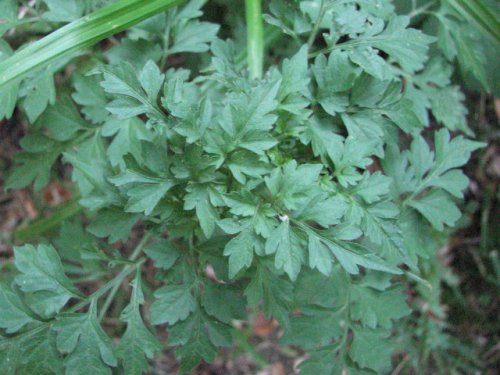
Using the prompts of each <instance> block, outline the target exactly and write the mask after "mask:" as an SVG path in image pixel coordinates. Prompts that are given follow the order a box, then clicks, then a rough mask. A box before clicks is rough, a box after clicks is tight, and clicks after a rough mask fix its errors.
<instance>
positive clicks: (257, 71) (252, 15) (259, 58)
mask: <svg viewBox="0 0 500 375" xmlns="http://www.w3.org/2000/svg"><path fill="white" fill-rule="evenodd" d="M245 6H246V21H247V50H248V69H249V70H250V76H251V77H252V78H253V79H260V78H261V77H262V72H263V66H264V26H263V22H262V7H261V0H245Z"/></svg>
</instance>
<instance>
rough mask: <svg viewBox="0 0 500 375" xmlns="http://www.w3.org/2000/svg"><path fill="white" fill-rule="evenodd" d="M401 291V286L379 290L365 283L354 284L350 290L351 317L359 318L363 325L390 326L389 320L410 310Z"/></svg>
mask: <svg viewBox="0 0 500 375" xmlns="http://www.w3.org/2000/svg"><path fill="white" fill-rule="evenodd" d="M402 292H403V290H402V288H401V287H395V288H391V289H387V290H384V291H381V292H379V291H375V290H374V289H372V288H369V287H368V286H367V285H361V286H358V285H355V286H354V287H353V288H352V291H351V298H352V301H353V306H352V307H351V314H352V318H353V319H355V320H360V321H361V322H362V324H363V326H365V327H369V328H376V327H377V326H379V327H382V328H385V329H389V328H391V327H392V322H391V320H397V319H400V318H402V317H404V316H406V315H408V314H409V313H410V311H411V310H410V309H409V308H408V305H407V304H406V302H405V295H404V294H403V293H402Z"/></svg>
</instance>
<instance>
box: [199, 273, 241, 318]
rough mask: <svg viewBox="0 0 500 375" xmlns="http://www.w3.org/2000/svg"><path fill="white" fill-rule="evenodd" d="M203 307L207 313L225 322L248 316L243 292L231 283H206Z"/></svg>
mask: <svg viewBox="0 0 500 375" xmlns="http://www.w3.org/2000/svg"><path fill="white" fill-rule="evenodd" d="M203 307H204V309H205V311H206V312H207V314H209V315H211V316H213V317H215V318H217V319H218V320H220V321H221V322H224V323H230V322H231V321H232V320H234V319H244V318H245V316H246V311H245V299H244V297H243V295H242V293H241V292H240V291H239V290H238V289H236V288H234V287H231V286H229V285H217V284H212V283H205V294H204V295H203Z"/></svg>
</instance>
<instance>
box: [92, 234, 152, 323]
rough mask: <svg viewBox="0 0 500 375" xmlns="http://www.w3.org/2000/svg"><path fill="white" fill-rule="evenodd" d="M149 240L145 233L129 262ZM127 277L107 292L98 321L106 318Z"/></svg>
mask: <svg viewBox="0 0 500 375" xmlns="http://www.w3.org/2000/svg"><path fill="white" fill-rule="evenodd" d="M150 238H151V234H150V233H146V234H145V235H144V237H142V239H141V241H140V242H139V243H138V244H137V246H136V247H135V249H134V251H133V252H132V254H131V255H130V258H129V261H131V262H133V261H134V260H136V259H137V257H138V256H139V254H140V253H141V251H142V249H143V247H144V245H146V243H147V242H148V241H149V239H150ZM136 267H137V265H136V264H132V265H128V266H125V268H124V269H123V271H125V270H131V271H132V270H133V269H135V268H136ZM123 271H122V272H123ZM128 275H129V273H125V274H124V275H123V277H121V278H120V279H117V281H116V283H115V285H114V286H113V288H112V289H111V291H110V292H109V294H108V296H107V297H106V300H105V301H104V304H103V305H102V308H101V311H99V321H101V320H103V319H104V317H105V316H106V313H107V312H108V309H109V307H110V306H111V303H112V302H113V300H114V299H115V295H116V293H117V292H118V290H119V289H120V286H121V284H122V282H123V280H125V278H126V277H127V276H128Z"/></svg>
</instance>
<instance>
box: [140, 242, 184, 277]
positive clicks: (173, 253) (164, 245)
mask: <svg viewBox="0 0 500 375" xmlns="http://www.w3.org/2000/svg"><path fill="white" fill-rule="evenodd" d="M144 252H145V253H146V255H147V256H148V257H149V258H151V259H152V260H153V262H154V264H155V267H157V268H163V269H164V270H168V269H170V268H171V267H172V266H173V265H174V263H175V262H176V260H177V259H179V257H180V256H181V254H182V253H181V251H180V250H179V249H177V247H175V246H174V245H173V244H172V243H171V242H170V241H168V240H164V239H160V240H159V241H156V242H155V243H153V244H151V245H148V246H147V247H145V248H144Z"/></svg>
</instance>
